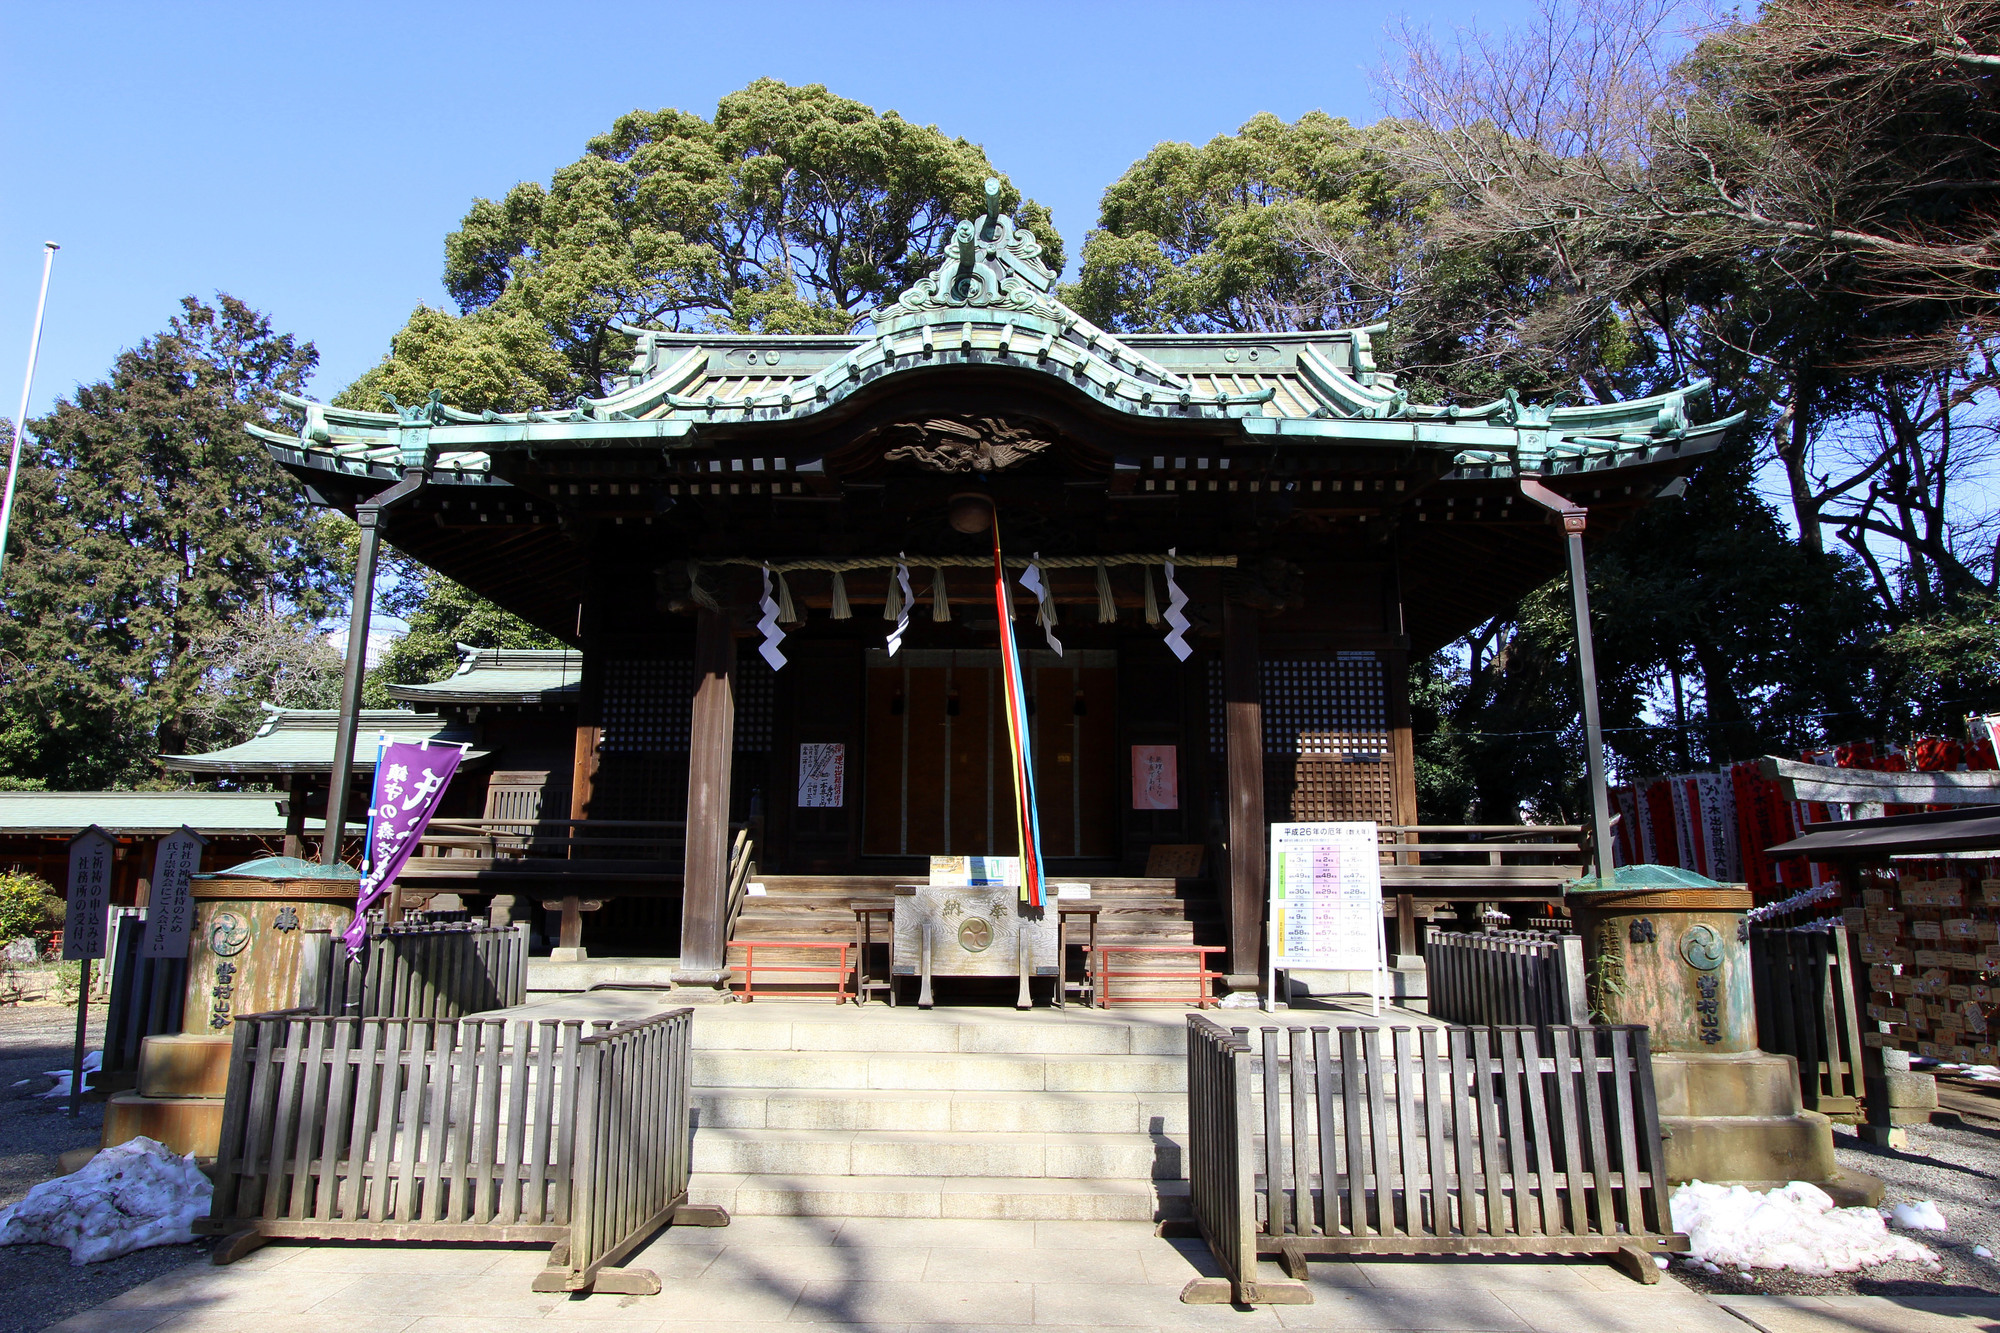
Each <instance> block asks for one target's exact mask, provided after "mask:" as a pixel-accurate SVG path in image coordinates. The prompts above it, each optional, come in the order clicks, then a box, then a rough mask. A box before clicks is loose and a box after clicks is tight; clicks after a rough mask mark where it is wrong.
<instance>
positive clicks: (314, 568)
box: [0, 295, 348, 788]
mask: <svg viewBox="0 0 2000 1333" xmlns="http://www.w3.org/2000/svg"><path fill="white" fill-rule="evenodd" d="M317 360H318V354H317V353H316V352H315V351H314V350H313V347H312V344H310V343H302V342H299V341H298V340H296V339H294V338H293V337H292V336H291V335H289V334H280V333H277V332H275V331H274V330H273V329H272V327H271V323H270V320H269V319H268V318H266V317H265V316H264V315H262V314H260V313H258V312H257V311H255V310H252V309H251V308H250V307H249V306H247V305H245V304H243V303H242V302H241V301H238V300H236V299H235V298H234V297H231V296H226V295H223V296H218V297H217V298H216V301H215V303H214V304H213V305H209V304H206V303H204V302H202V301H201V300H199V299H198V298H195V297H192V296H190V297H187V298H185V299H183V300H182V302H181V312H180V313H179V314H178V315H176V316H174V318H173V319H172V321H171V322H170V323H169V324H168V326H167V328H166V329H165V330H163V331H162V332H160V333H158V334H156V335H154V336H153V337H150V338H147V339H145V340H144V341H143V342H141V343H140V344H139V345H138V347H136V348H133V349H131V350H129V351H126V352H121V353H120V354H119V356H118V358H117V361H116V362H115V363H114V364H113V366H112V368H111V372H110V374H109V375H108V376H107V377H106V378H105V379H103V380H101V381H99V382H98V383H95V384H90V385H84V386H80V387H79V388H78V389H77V390H76V392H75V393H74V394H72V395H70V396H68V397H65V398H63V399H60V400H58V402H57V403H56V406H55V410H54V411H53V412H52V413H50V414H49V415H48V416H46V417H44V418H42V419H41V420H39V421H37V422H34V423H31V425H30V428H29V430H30V436H31V440H32V447H31V448H30V449H29V450H27V451H25V452H24V456H23V459H22V471H21V477H20V484H19V494H18V498H17V501H16V504H17V508H16V512H15V516H14V526H13V531H12V533H11V534H10V537H9V543H8V551H7V561H6V569H5V583H4V587H0V773H5V774H7V775H10V776H13V777H16V778H21V779H27V780H41V781H44V782H46V783H47V784H48V785H49V786H51V787H58V788H90V787H104V786H114V785H130V784H133V783H138V782H144V781H148V780H150V779H153V778H154V777H155V774H156V770H155V769H154V768H153V766H152V763H151V758H152V756H153V755H154V754H156V753H160V752H168V753H173V752H183V751H188V750H198V749H206V748H210V747H212V746H214V745H217V744H226V743H228V742H230V741H232V740H234V739H236V738H237V737H238V735H239V734H240V727H241V725H242V718H241V716H240V710H238V711H235V712H232V710H229V709H217V708H215V707H214V706H212V705H213V703H214V696H215V695H216V694H217V693H224V694H246V695H247V694H253V693H258V692H260V691H261V690H262V689H263V688H264V687H265V686H266V685H267V684H268V683H269V682H267V681H265V680H264V679H263V678H262V675H261V674H260V670H259V669H255V668H253V669H249V670H243V669H229V668H226V667H225V668H224V669H221V670H218V666H217V657H216V654H217V652H218V651H219V649H218V647H217V645H220V644H226V643H228V642H229V641H230V640H231V639H232V638H233V637H234V635H233V634H232V632H231V631H230V630H229V627H230V626H231V625H232V623H234V624H236V625H238V627H239V628H240V626H241V623H242V622H241V620H240V618H243V617H249V618H251V619H252V620H254V621H256V622H259V623H268V622H283V623H284V624H285V625H287V626H289V632H290V633H291V634H293V635H294V636H303V635H307V634H309V632H310V626H311V625H312V623H313V622H315V621H316V620H317V619H318V618H319V617H321V616H322V615H324V614H325V613H326V612H327V611H328V610H330V609H331V608H333V607H335V606H337V605H339V603H340V601H341V599H342V597H343V596H344V593H345V591H346V582H347V579H348V575H347V573H346V571H347V569H348V564H347V562H344V561H340V560H338V559H336V558H331V557H332V556H333V553H334V552H336V551H337V550H338V549H339V546H340V543H339V541H338V539H337V535H336V534H335V532H334V525H333V523H331V522H330V521H329V520H328V519H327V518H326V517H325V516H323V515H320V514H318V513H316V511H314V509H313V508H312V506H311V505H310V504H309V503H308V502H307V499H306V495H305V491H304V489H303V488H302V487H300V486H299V485H298V484H297V483H296V482H294V481H293V480H292V479H291V478H290V477H288V476H287V475H286V474H285V473H284V472H283V471H282V470H281V469H280V468H279V467H278V466H277V464H275V463H274V462H272V461H271V459H270V457H269V455H267V454H266V453H265V451H264V449H263V446H262V445H260V444H258V443H257V441H256V440H254V439H253V438H251V437H250V436H249V435H248V434H247V433H245V431H244V429H243V427H244V424H245V423H246V422H249V421H252V420H259V419H265V418H268V417H269V416H271V415H272V414H273V413H276V412H278V411H279V410H281V404H280V403H279V400H278V397H277V395H278V393H279V392H280V391H281V390H283V391H292V392H297V391H300V390H302V389H303V388H304V386H305V378H306V376H307V374H308V373H309V372H310V371H311V370H312V368H313V366H314V365H315V363H316V362H317Z"/></svg>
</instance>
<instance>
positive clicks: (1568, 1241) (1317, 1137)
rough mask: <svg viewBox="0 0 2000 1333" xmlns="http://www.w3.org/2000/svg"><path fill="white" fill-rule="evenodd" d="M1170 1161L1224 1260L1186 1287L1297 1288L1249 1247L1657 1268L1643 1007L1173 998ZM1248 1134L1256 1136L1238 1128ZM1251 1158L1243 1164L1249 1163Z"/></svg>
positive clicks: (1257, 1299)
mask: <svg viewBox="0 0 2000 1333" xmlns="http://www.w3.org/2000/svg"><path fill="white" fill-rule="evenodd" d="M1187 1022H1188V1121H1189V1123H1188V1159H1189V1160H1188V1179H1189V1183H1190V1198H1191V1202H1192V1205H1193V1211H1194V1218H1195V1222H1196V1224H1197V1225H1198V1227H1199V1229H1200V1232H1201V1234H1202V1236H1203V1237H1204V1238H1206V1239H1207V1241H1208V1244H1209V1248H1210V1250H1211V1251H1212V1252H1213V1253H1214V1255H1215V1258H1216V1262H1217V1263H1218V1264H1219V1265H1220V1267H1221V1269H1222V1271H1223V1273H1224V1275H1225V1276H1224V1277H1223V1278H1222V1279H1220V1280H1217V1279H1208V1278H1196V1279H1194V1280H1193V1281H1191V1282H1190V1283H1189V1284H1188V1285H1187V1287H1186V1288H1185V1289H1184V1290H1183V1291H1182V1293H1181V1299H1182V1300H1184V1301H1189V1302H1192V1303H1221V1302H1235V1303H1238V1304H1250V1303H1271V1304H1306V1303H1310V1300H1311V1295H1310V1292H1309V1291H1308V1290H1307V1288H1306V1287H1305V1286H1304V1285H1303V1282H1302V1281H1295V1282H1293V1283H1274V1282H1267V1281H1264V1280H1262V1279H1260V1278H1259V1277H1258V1276H1257V1269H1256V1262H1255V1260H1256V1256H1258V1255H1271V1256H1276V1257H1278V1258H1280V1259H1282V1260H1283V1262H1284V1263H1285V1266H1286V1269H1287V1271H1288V1272H1289V1274H1290V1276H1291V1277H1292V1278H1294V1279H1301V1280H1302V1279H1303V1278H1304V1277H1305V1276H1306V1258H1307V1256H1308V1255H1314V1254H1334V1255H1341V1254H1590V1253H1602V1254H1608V1255H1611V1256H1613V1258H1614V1261H1615V1262H1617V1263H1618V1264H1619V1266H1620V1267H1621V1268H1622V1269H1624V1270H1625V1271H1626V1272H1627V1273H1629V1274H1630V1275H1631V1276H1632V1277H1634V1278H1635V1279H1637V1280H1639V1281H1645V1282H1657V1281H1658V1280H1659V1271H1658V1269H1657V1268H1656V1267H1655V1265H1654V1262H1653V1259H1654V1256H1655V1255H1658V1254H1663V1253H1667V1252H1671V1251H1676V1250H1685V1249H1686V1248H1687V1238H1686V1237H1684V1236H1679V1235H1676V1234H1674V1232H1673V1231H1672V1229H1671V1221H1670V1219H1669V1216H1668V1212H1667V1182H1666V1179H1665V1176H1664V1173H1663V1166H1662V1162H1663V1154H1662V1148H1661V1140H1660V1125H1659V1112H1658V1104H1657V1102H1656V1100H1655V1096H1654V1090H1653V1067H1652V1058H1651V1054H1650V1052H1649V1049H1648V1047H1647V1034H1646V1029H1645V1028H1643V1027H1588V1028H1576V1027H1566V1026H1558V1027H1553V1028H1550V1029H1549V1031H1548V1038H1547V1053H1546V1054H1544V1047H1543V1042H1542V1039H1541V1038H1540V1037H1539V1036H1538V1035H1537V1033H1536V1031H1535V1029H1533V1028H1463V1027H1452V1028H1443V1029H1439V1028H1419V1029H1416V1030H1415V1031H1414V1032H1413V1031H1412V1030H1411V1029H1408V1028H1390V1029H1381V1028H1341V1029H1339V1030H1338V1032H1334V1031H1331V1030H1329V1029H1328V1028H1325V1027H1312V1028H1302V1027H1295V1028H1290V1029H1280V1028H1276V1027H1267V1028H1264V1029H1263V1030H1262V1034H1261V1036H1262V1042H1261V1047H1262V1049H1261V1052H1259V1051H1253V1049H1252V1047H1251V1043H1250V1039H1249V1030H1248V1029H1247V1028H1235V1029H1224V1028H1222V1027H1221V1026H1220V1025H1218V1024H1216V1023H1214V1022H1212V1021H1210V1020H1209V1019H1208V1018H1206V1017H1204V1016H1202V1015H1200V1014H1190V1015H1189V1016H1188V1020H1187ZM1260 1136H1261V1139H1262V1143H1261V1144H1259V1143H1258V1139H1259V1137H1260ZM1260 1168H1261V1170H1260Z"/></svg>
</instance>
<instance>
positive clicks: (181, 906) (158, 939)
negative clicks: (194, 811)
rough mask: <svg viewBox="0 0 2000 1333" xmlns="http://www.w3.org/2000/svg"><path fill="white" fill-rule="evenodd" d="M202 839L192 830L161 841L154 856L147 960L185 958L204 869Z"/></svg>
mask: <svg viewBox="0 0 2000 1333" xmlns="http://www.w3.org/2000/svg"><path fill="white" fill-rule="evenodd" d="M203 841H204V840H203V838H202V836H201V835H200V834H199V833H196V832H195V831H194V830H192V829H188V828H183V829H182V830H181V831H180V832H178V833H175V834H173V835H171V836H170V837H165V838H162V839H160V845H159V847H158V849H157V850H156V851H155V852H154V853H153V888H152V893H151V895H150V896H149V897H148V898H147V899H146V943H145V947H144V948H143V949H142V950H141V954H142V956H143V957H146V958H185V957H187V954H188V927H189V926H190V925H191V924H192V923H193V921H194V903H193V901H192V900H191V897H190V895H191V893H192V890H193V885H192V884H190V883H189V880H190V879H191V878H192V877H193V875H194V873H195V871H197V870H199V869H200V868H201V848H202V843H203Z"/></svg>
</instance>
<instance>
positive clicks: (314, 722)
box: [160, 704, 487, 800]
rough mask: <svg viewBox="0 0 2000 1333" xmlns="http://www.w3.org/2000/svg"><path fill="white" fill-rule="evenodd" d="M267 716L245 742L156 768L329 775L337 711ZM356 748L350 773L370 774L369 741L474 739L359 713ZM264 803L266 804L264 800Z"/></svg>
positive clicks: (397, 717) (386, 711) (425, 719)
mask: <svg viewBox="0 0 2000 1333" xmlns="http://www.w3.org/2000/svg"><path fill="white" fill-rule="evenodd" d="M264 708H265V710H266V713H267V716H266V717H265V720H264V725H263V726H261V727H259V728H258V729H257V734H256V735H254V736H252V737H251V738H250V739H249V740H247V741H242V742H240V743H238V744H236V745H230V746H225V747H224V748H223V749H220V750H211V751H209V752H208V753H207V754H164V755H161V756H160V766H161V767H162V768H164V769H166V770H168V771H169V772H174V773H209V774H224V773H226V774H231V775H235V776H253V775H268V776H285V777H288V776H291V775H293V774H301V773H330V772H332V771H333V742H334V736H335V734H336V733H337V731H338V729H339V722H340V711H339V710H338V709H335V708H274V707H272V706H271V705H270V704H265V705H264ZM360 716H361V724H360V730H359V732H358V733H357V734H358V736H359V737H360V743H359V744H357V745H356V746H355V747H354V771H355V772H356V773H372V772H374V770H375V745H374V743H373V742H374V737H375V736H376V735H377V734H387V735H390V736H394V737H396V738H397V739H399V740H410V741H416V740H433V741H438V742H442V743H446V744H460V743H470V742H472V741H475V740H477V739H478V737H477V734H476V733H475V732H474V731H473V730H472V729H471V728H470V727H468V726H465V725H463V724H461V723H457V722H452V721H449V720H447V719H446V718H443V717H440V716H439V715H438V714H436V713H412V712H406V711H405V710H403V709H400V708H364V709H362V710H361V715H360ZM486 757H487V754H486V752H485V751H484V750H468V751H467V752H466V755H465V758H464V759H463V760H461V761H460V762H461V764H473V763H477V762H480V761H482V760H484V759H485V758H486ZM266 799H267V800H268V799H269V798H266Z"/></svg>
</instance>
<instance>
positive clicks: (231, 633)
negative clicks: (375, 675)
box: [187, 607, 341, 744]
mask: <svg viewBox="0 0 2000 1333" xmlns="http://www.w3.org/2000/svg"><path fill="white" fill-rule="evenodd" d="M194 652H195V654H196V656H197V657H198V658H199V659H200V661H201V663H202V667H203V679H202V688H201V689H200V690H199V691H197V693H196V694H195V696H194V700H193V702H192V703H191V704H190V705H189V708H188V718H187V721H188V724H189V726H190V729H191V730H193V731H198V732H199V733H201V734H204V735H207V736H213V737H216V738H217V743H222V744H227V743H229V742H230V741H233V740H240V739H242V738H243V737H244V736H245V735H246V734H248V732H249V731H251V730H252V729H254V727H255V725H256V723H257V722H258V720H259V708H258V705H259V704H260V703H269V704H272V705H274V706H276V707H278V708H333V707H335V706H336V705H338V704H339V702H340V673H341V656H340V654H339V653H338V652H337V651H335V649H334V647H333V645H332V644H331V643H329V642H328V641H327V637H326V635H325V633H323V632H322V631H321V630H319V629H318V628H317V627H315V626H313V625H311V624H309V623H307V622H305V621H304V620H302V619H300V618H298V617H296V616H290V615H286V614H284V613H283V612H281V611H278V610H275V609H273V608H270V607H253V608H250V609H248V610H245V611H242V612H240V613H238V614H237V615H235V616H232V617H231V618H230V619H229V621H228V622H227V623H225V624H224V625H222V626H221V627H219V628H218V629H217V630H216V631H215V632H214V633H212V634H209V635H206V636H204V637H203V638H202V639H201V640H199V641H198V642H197V643H196V645H195V648H194Z"/></svg>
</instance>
